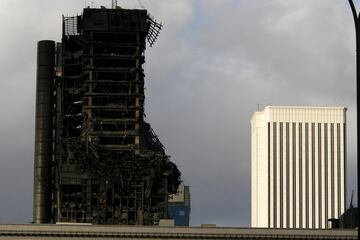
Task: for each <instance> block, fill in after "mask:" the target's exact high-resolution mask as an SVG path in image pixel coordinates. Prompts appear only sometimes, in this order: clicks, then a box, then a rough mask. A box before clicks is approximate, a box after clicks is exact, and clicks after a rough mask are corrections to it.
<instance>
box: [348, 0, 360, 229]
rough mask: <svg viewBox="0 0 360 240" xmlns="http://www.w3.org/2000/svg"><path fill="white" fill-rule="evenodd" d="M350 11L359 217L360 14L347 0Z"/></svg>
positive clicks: (352, 3) (350, 0)
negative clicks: (353, 64) (354, 85)
mask: <svg viewBox="0 0 360 240" xmlns="http://www.w3.org/2000/svg"><path fill="white" fill-rule="evenodd" d="M348 1H349V4H350V7H351V11H352V14H353V17H354V22H355V35H356V122H357V124H356V136H357V149H356V150H357V154H356V155H357V194H358V200H357V202H358V204H357V212H358V214H357V215H358V217H359V208H360V206H359V199H360V197H359V196H360V195H359V192H360V191H359V172H360V168H359V167H360V164H359V162H360V157H359V146H360V127H359V125H360V95H359V93H360V14H358V13H357V11H356V8H355V5H354V2H353V0H348ZM359 235H360V229H359V227H358V236H359Z"/></svg>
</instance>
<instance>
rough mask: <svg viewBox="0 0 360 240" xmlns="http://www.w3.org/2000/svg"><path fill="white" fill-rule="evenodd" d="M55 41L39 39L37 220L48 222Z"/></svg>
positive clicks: (36, 129)
mask: <svg viewBox="0 0 360 240" xmlns="http://www.w3.org/2000/svg"><path fill="white" fill-rule="evenodd" d="M54 66H55V42H54V41H49V40H44V41H40V42H38V48H37V76H36V116H35V157H34V199H33V201H34V202H33V204H34V208H33V221H34V223H48V222H49V221H50V214H51V193H50V187H51V178H50V174H51V158H52V137H53V136H52V129H53V126H52V125H53V123H52V117H53V116H52V111H53V84H54Z"/></svg>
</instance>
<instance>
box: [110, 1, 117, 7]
mask: <svg viewBox="0 0 360 240" xmlns="http://www.w3.org/2000/svg"><path fill="white" fill-rule="evenodd" d="M116 7H117V0H111V8H116Z"/></svg>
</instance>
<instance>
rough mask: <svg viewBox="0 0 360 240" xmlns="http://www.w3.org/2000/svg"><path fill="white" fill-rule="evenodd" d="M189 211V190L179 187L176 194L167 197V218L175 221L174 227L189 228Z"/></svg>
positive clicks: (185, 187) (182, 186)
mask: <svg viewBox="0 0 360 240" xmlns="http://www.w3.org/2000/svg"><path fill="white" fill-rule="evenodd" d="M190 210H191V207H190V188H189V186H184V185H180V186H179V188H178V191H177V193H176V194H172V195H170V196H169V201H168V215H169V218H171V219H174V220H175V226H189V224H190Z"/></svg>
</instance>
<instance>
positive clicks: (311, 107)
mask: <svg viewBox="0 0 360 240" xmlns="http://www.w3.org/2000/svg"><path fill="white" fill-rule="evenodd" d="M266 108H284V109H286V108H305V109H341V110H343V109H345V110H347V108H346V107H329V106H265V109H266Z"/></svg>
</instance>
